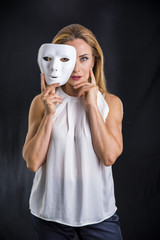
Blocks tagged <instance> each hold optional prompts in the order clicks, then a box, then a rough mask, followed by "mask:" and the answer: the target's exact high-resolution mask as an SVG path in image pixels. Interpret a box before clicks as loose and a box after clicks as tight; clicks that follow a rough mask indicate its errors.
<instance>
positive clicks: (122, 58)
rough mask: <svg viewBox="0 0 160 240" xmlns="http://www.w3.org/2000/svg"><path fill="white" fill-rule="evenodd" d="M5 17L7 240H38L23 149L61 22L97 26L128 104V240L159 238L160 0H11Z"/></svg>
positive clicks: (1, 133)
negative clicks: (43, 56)
mask: <svg viewBox="0 0 160 240" xmlns="http://www.w3.org/2000/svg"><path fill="white" fill-rule="evenodd" d="M0 16H1V21H0V26H1V28H0V29H1V30H0V54H1V57H0V239H1V240H9V239H15V240H22V239H23V240H28V239H30V240H33V239H34V236H33V231H32V225H31V222H30V215H29V210H28V200H29V194H30V190H31V186H32V181H33V177H34V174H33V173H31V172H29V170H28V169H27V168H26V165H25V161H24V160H23V158H22V154H21V151H22V147H23V144H24V140H25V135H26V132H27V124H28V110H29V107H30V103H31V101H32V99H33V97H34V96H35V95H37V94H39V93H40V71H39V68H38V65H37V52H38V49H39V47H40V45H41V44H43V43H46V42H51V41H52V38H53V37H54V35H55V34H56V33H57V31H59V30H60V29H61V28H62V27H64V26H66V25H68V24H71V23H80V24H82V25H84V26H86V27H88V28H89V29H91V30H92V31H93V33H94V34H95V35H96V37H97V39H98V41H99V43H100V45H101V47H102V49H103V52H104V56H105V74H106V77H107V85H108V89H109V91H110V92H111V93H113V94H115V95H117V96H119V97H120V98H121V100H122V102H123V106H124V120H123V136H124V151H123V154H122V155H121V156H120V157H119V158H118V159H117V162H116V163H115V165H114V166H113V174H114V182H115V194H116V199H117V206H118V214H119V217H120V222H121V229H122V233H123V237H124V240H143V239H145V240H148V239H150V240H151V239H157V238H156V236H157V235H158V236H159V214H160V206H159V203H160V157H159V148H160V145H159V143H160V141H159V134H160V131H159V130H160V127H159V125H160V114H159V111H160V101H159V91H160V4H157V3H154V2H153V1H152V2H147V1H145V2H140V1H137V2H136V1H132V2H131V1H121V0H120V1H111V0H110V1H106V0H98V1H94V0H91V1H90V0H79V1H78V0H67V1H66V0H57V1H54V0H32V1H30V0H28V1H23V0H21V1H20V0H19V1H16V0H15V1H11V0H10V1H6V3H3V6H1V15H0Z"/></svg>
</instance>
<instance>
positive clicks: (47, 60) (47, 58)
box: [43, 57, 52, 62]
mask: <svg viewBox="0 0 160 240" xmlns="http://www.w3.org/2000/svg"><path fill="white" fill-rule="evenodd" d="M43 59H44V60H45V61H46V62H49V61H51V59H52V58H50V57H43Z"/></svg>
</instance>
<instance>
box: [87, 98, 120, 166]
mask: <svg viewBox="0 0 160 240" xmlns="http://www.w3.org/2000/svg"><path fill="white" fill-rule="evenodd" d="M106 101H107V103H108V105H109V109H110V111H109V114H108V116H107V118H106V121H105V122H104V120H103V118H102V116H101V113H100V111H99V109H98V106H97V105H95V104H90V105H88V111H89V119H90V126H91V134H92V141H93V147H94V149H95V152H96V154H97V156H98V157H99V158H100V159H101V160H102V161H103V162H104V164H105V165H106V166H110V165H112V164H114V162H115V161H116V159H117V158H118V156H119V155H120V154H121V153H122V150H123V140H122V118H123V106H122V102H121V100H120V99H119V98H118V97H116V96H114V95H111V94H107V97H106Z"/></svg>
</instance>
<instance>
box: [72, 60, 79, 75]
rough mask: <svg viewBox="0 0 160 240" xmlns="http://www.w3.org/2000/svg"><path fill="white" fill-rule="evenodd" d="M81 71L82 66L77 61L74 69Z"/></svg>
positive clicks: (74, 70)
mask: <svg viewBox="0 0 160 240" xmlns="http://www.w3.org/2000/svg"><path fill="white" fill-rule="evenodd" d="M79 71H80V66H79V64H78V62H77V61H76V64H75V67H74V69H73V72H75V73H76V72H77V73H78V72H79Z"/></svg>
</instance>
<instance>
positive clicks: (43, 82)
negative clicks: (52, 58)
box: [41, 73, 46, 92]
mask: <svg viewBox="0 0 160 240" xmlns="http://www.w3.org/2000/svg"><path fill="white" fill-rule="evenodd" d="M45 90H46V84H45V79H44V74H43V73H41V92H44V91H45Z"/></svg>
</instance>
